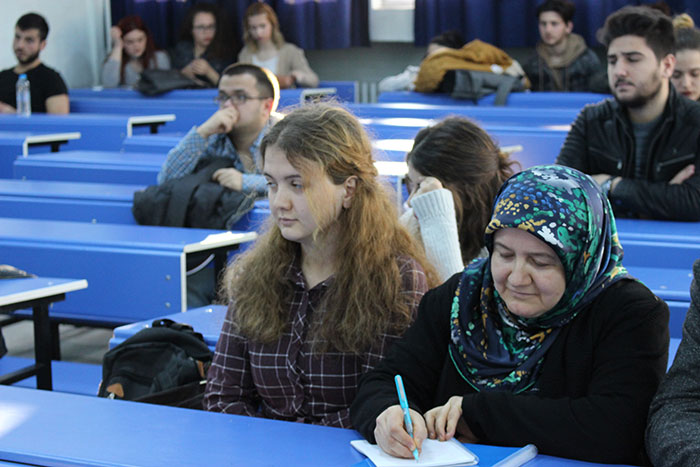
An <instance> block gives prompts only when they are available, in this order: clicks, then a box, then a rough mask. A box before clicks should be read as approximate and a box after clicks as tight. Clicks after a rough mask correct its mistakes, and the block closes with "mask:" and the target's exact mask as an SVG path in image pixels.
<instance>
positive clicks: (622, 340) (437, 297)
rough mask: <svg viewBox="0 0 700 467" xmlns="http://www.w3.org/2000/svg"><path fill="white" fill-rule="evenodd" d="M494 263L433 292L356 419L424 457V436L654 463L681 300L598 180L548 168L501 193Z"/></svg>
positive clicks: (366, 391)
mask: <svg viewBox="0 0 700 467" xmlns="http://www.w3.org/2000/svg"><path fill="white" fill-rule="evenodd" d="M486 245H487V248H488V250H489V253H490V260H489V259H481V260H477V261H475V262H472V263H471V264H470V265H469V266H468V267H467V268H465V270H464V272H462V273H458V274H456V275H454V276H453V277H452V278H451V279H449V280H448V281H447V282H446V283H445V284H443V285H441V286H440V287H438V288H437V289H434V290H431V291H429V292H428V293H426V294H425V296H424V297H423V300H422V301H421V304H420V307H419V310H418V318H417V319H416V322H415V323H414V324H413V325H412V326H411V328H409V330H408V331H407V332H406V334H405V335H404V337H403V338H402V339H401V340H399V341H398V342H397V343H396V344H395V345H394V346H393V347H392V349H391V351H390V352H389V354H388V355H387V357H386V358H385V360H384V361H383V362H382V363H380V364H379V365H378V366H377V368H376V369H375V370H374V371H372V372H370V373H369V374H367V375H366V376H365V377H363V379H362V381H361V384H360V388H359V390H358V393H357V396H356V398H355V401H354V402H353V404H352V406H351V409H350V413H351V418H352V422H353V425H354V426H355V428H356V429H357V430H358V431H360V433H362V434H363V435H364V436H365V437H366V438H367V439H368V440H369V441H371V442H375V441H376V442H377V443H378V444H379V445H380V446H381V447H382V448H383V449H384V450H385V451H387V452H388V453H390V454H393V455H395V456H399V457H406V458H410V457H411V451H410V447H411V445H412V440H411V438H410V437H409V436H408V434H407V433H406V432H405V431H404V429H403V426H404V423H403V416H402V413H401V409H400V407H399V405H397V398H396V389H395V387H394V380H393V378H394V375H396V374H400V375H401V376H402V377H403V381H404V385H405V389H406V394H407V397H408V402H409V405H410V407H411V409H412V410H411V416H412V419H413V430H414V436H415V438H416V441H417V442H418V443H419V444H420V443H422V440H424V439H425V438H426V437H430V438H435V437H437V438H439V439H448V438H451V437H453V436H455V435H456V436H458V437H460V438H461V439H464V440H465V441H469V442H478V443H482V444H496V445H504V446H523V445H525V444H529V443H532V444H535V445H536V446H537V447H538V448H539V450H540V452H541V453H543V454H549V455H554V456H559V457H570V458H576V459H582V460H588V461H593V462H605V463H626V464H638V463H640V462H643V449H644V427H645V423H646V415H647V410H648V408H649V403H650V401H651V399H652V396H653V395H654V392H655V391H656V388H657V386H658V384H659V381H660V379H661V377H662V376H663V374H664V371H665V368H666V359H667V353H668V341H669V334H668V307H667V306H666V304H665V303H664V302H663V301H661V300H660V299H658V298H657V297H656V296H654V295H653V294H652V293H651V292H650V291H649V290H648V289H647V288H646V287H645V286H644V285H642V284H641V283H640V282H638V281H636V280H634V279H633V278H632V277H630V276H629V274H628V273H627V271H626V270H625V268H624V267H623V266H622V262H621V261H622V247H621V246H620V244H619V242H618V239H617V231H616V227H615V220H614V218H613V215H612V210H611V208H610V204H609V203H608V201H607V199H605V197H604V196H603V194H602V192H601V191H600V190H599V188H598V186H597V184H596V183H595V182H594V181H593V180H592V179H591V178H590V177H588V176H586V175H583V174H582V173H580V172H578V171H576V170H574V169H570V168H566V167H562V166H536V167H533V168H531V169H528V170H526V171H524V172H521V173H519V174H517V175H515V176H513V177H511V178H510V179H509V180H508V181H507V182H506V183H505V185H504V186H503V187H502V188H501V191H500V192H499V194H498V197H497V199H496V202H495V204H494V211H493V214H492V218H491V222H490V223H489V225H488V227H487V229H486Z"/></svg>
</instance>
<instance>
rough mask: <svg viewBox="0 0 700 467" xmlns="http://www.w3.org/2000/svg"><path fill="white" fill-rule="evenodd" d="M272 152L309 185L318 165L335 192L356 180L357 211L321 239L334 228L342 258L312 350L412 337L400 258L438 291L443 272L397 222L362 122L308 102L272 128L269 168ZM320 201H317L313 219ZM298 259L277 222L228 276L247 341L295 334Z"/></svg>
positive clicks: (346, 213)
mask: <svg viewBox="0 0 700 467" xmlns="http://www.w3.org/2000/svg"><path fill="white" fill-rule="evenodd" d="M271 146H275V147H276V148H279V149H280V150H281V151H283V152H284V153H285V154H286V156H287V159H288V160H289V163H290V164H291V165H292V166H293V167H295V168H296V169H297V170H299V172H300V173H301V174H302V178H304V177H305V172H307V173H308V170H307V169H308V168H309V167H313V166H316V167H321V168H322V169H323V172H324V173H325V174H326V175H327V176H328V177H329V178H330V179H331V181H332V182H333V183H334V184H336V185H339V184H342V183H344V182H345V181H346V180H347V179H348V177H351V176H354V177H356V178H357V182H356V187H355V193H354V195H353V198H352V203H351V205H350V207H349V208H347V209H343V210H342V211H341V212H340V214H339V217H338V218H337V220H336V221H335V222H334V223H333V225H332V226H328V225H327V224H328V223H327V222H326V225H325V226H323V225H321V230H322V231H321V232H317V235H319V236H320V235H324V231H325V232H328V230H330V229H331V228H332V232H333V233H332V234H333V235H334V238H333V241H334V243H335V245H336V250H335V258H333V259H329V261H334V263H335V274H334V277H333V280H332V281H331V282H330V284H329V287H328V289H327V291H326V293H325V294H324V297H323V303H322V307H323V309H324V310H325V311H324V312H323V313H318V314H315V315H314V322H313V323H311V324H312V327H311V331H310V332H311V334H310V336H311V337H312V340H313V341H314V345H318V346H319V348H320V350H321V351H325V350H327V349H328V348H329V346H332V347H333V348H334V349H336V350H338V351H341V352H353V353H361V352H363V351H366V350H367V349H368V348H369V347H370V346H371V345H372V343H373V342H375V341H376V337H377V336H379V335H380V334H381V333H384V332H388V331H396V332H402V331H403V330H405V329H406V328H407V327H408V325H409V324H410V323H411V320H412V312H413V310H412V309H410V307H409V303H408V302H407V301H406V300H405V299H403V298H402V297H401V286H402V279H401V276H400V273H399V264H398V263H397V259H398V257H399V256H404V257H411V258H414V259H415V260H416V261H417V262H418V263H419V264H420V265H421V266H422V267H423V270H424V271H425V274H426V277H427V279H428V285H429V286H431V287H432V286H435V285H437V283H438V280H437V274H436V273H435V271H434V269H433V268H432V266H431V265H430V264H429V263H428V261H427V260H426V258H425V254H424V253H423V251H422V249H421V248H420V247H418V246H417V245H416V244H415V243H414V240H413V238H412V237H411V235H410V234H409V233H408V232H407V231H406V230H404V229H403V227H401V225H400V224H399V221H398V215H397V212H396V208H395V206H394V203H392V202H391V200H390V197H389V194H388V193H387V192H386V191H385V188H384V187H383V186H382V185H381V184H380V183H379V182H378V181H377V170H376V168H375V167H374V161H373V159H372V152H371V151H372V149H371V144H370V141H369V138H368V136H367V134H366V133H365V131H364V129H363V128H362V126H361V125H360V123H359V122H358V121H357V119H356V118H355V117H354V116H353V115H352V114H350V113H349V112H348V111H347V110H344V109H342V108H340V107H338V106H335V105H331V104H327V103H320V104H310V105H307V106H304V107H300V108H298V109H296V110H294V111H293V112H291V113H290V114H289V115H287V116H286V117H285V118H284V119H283V120H282V121H280V122H278V123H277V124H275V126H274V127H272V128H271V129H270V131H269V133H268V134H267V135H266V136H265V138H264V139H263V141H262V144H261V154H262V158H263V163H264V160H265V152H266V150H267V149H268V148H270V147H271ZM303 185H304V186H306V183H304V184H303ZM313 201H314V200H311V199H309V203H310V204H311V208H312V211H314V209H313ZM319 224H321V223H319ZM300 254H301V249H300V246H299V244H298V243H295V242H291V241H288V240H286V239H284V238H283V237H282V235H281V233H280V229H279V227H278V226H277V225H276V224H274V222H273V221H272V222H269V223H268V227H267V231H266V232H265V233H264V234H262V235H261V237H260V238H259V239H258V240H257V242H256V244H255V245H254V246H253V247H252V248H251V249H250V250H249V251H248V252H246V253H245V254H243V255H242V256H241V257H239V258H238V259H237V260H236V261H235V262H234V263H232V264H231V265H230V266H229V267H228V268H227V270H226V272H225V274H224V279H223V290H224V292H225V295H224V298H225V299H227V300H228V301H229V302H231V301H233V302H235V310H236V311H235V316H233V317H232V319H233V321H234V325H235V326H236V328H237V330H238V331H239V332H240V333H241V334H242V335H244V336H246V337H247V338H248V339H251V340H254V341H257V342H263V343H269V342H274V341H275V340H277V339H279V338H280V336H281V334H282V333H283V332H284V330H285V329H286V328H287V326H288V319H289V302H290V299H291V297H292V293H293V290H292V287H291V282H290V281H289V278H288V277H287V271H288V268H289V266H290V264H292V262H293V261H294V259H295V257H298V255H300Z"/></svg>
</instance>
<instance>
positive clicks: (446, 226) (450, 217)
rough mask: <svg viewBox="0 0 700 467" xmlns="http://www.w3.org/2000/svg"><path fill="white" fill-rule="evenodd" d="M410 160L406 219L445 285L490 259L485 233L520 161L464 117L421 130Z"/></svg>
mask: <svg viewBox="0 0 700 467" xmlns="http://www.w3.org/2000/svg"><path fill="white" fill-rule="evenodd" d="M406 162H407V163H408V177H407V178H408V180H407V181H408V189H409V193H410V197H409V198H408V201H407V204H408V206H409V209H408V210H407V211H406V212H405V213H404V214H403V215H402V217H401V220H402V223H403V224H404V226H405V227H407V228H408V229H409V231H411V233H413V234H414V235H415V236H416V237H418V238H419V239H420V240H421V242H422V244H423V247H424V248H425V252H426V254H427V256H428V260H429V261H431V262H432V263H433V265H434V266H435V268H436V269H437V271H438V274H439V276H440V278H441V280H443V281H444V280H446V279H448V278H449V277H450V276H452V275H453V274H455V273H457V272H461V271H462V269H464V265H465V264H467V263H468V262H470V261H471V260H472V259H474V258H477V257H480V256H484V255H486V251H485V249H484V229H485V228H486V224H487V223H488V221H489V218H490V214H491V208H492V204H493V200H494V197H495V196H496V192H497V191H498V189H499V188H500V187H501V185H502V184H503V182H504V181H506V180H507V179H508V178H509V177H510V176H511V175H512V174H513V169H512V166H513V165H514V164H517V162H515V161H513V160H511V159H510V158H509V156H508V155H507V154H504V153H502V152H501V151H500V150H499V148H498V146H496V144H495V143H494V142H493V140H492V139H491V138H490V137H489V135H488V134H487V133H486V132H485V131H484V130H483V129H481V128H480V127H479V126H478V125H476V124H475V123H473V122H471V121H470V120H467V119H466V118H462V117H449V118H446V119H445V120H443V121H441V122H440V123H438V124H436V125H433V126H430V127H427V128H424V129H422V130H421V131H420V132H418V134H417V135H416V138H415V140H414V142H413V149H411V151H410V152H409V153H408V154H407V155H406Z"/></svg>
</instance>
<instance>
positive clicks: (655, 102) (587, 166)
mask: <svg viewBox="0 0 700 467" xmlns="http://www.w3.org/2000/svg"><path fill="white" fill-rule="evenodd" d="M598 39H599V40H600V42H602V43H603V44H604V45H605V46H606V47H607V59H608V82H609V84H610V89H611V90H612V92H613V95H614V99H607V100H605V101H603V102H600V103H598V104H593V105H588V106H586V107H585V108H584V109H583V110H582V111H581V113H580V114H579V116H578V117H577V118H576V121H575V122H574V124H573V125H572V127H571V131H569V134H568V136H567V137H566V141H565V142H564V145H563V146H562V149H561V152H560V153H559V157H558V158H557V163H558V164H562V165H567V166H570V167H574V168H576V169H578V170H581V171H582V172H585V173H587V174H589V175H591V176H592V177H593V178H594V179H595V180H596V182H598V183H599V184H600V186H601V188H602V190H603V192H604V193H606V194H607V196H608V198H609V199H610V203H611V204H612V207H613V209H614V210H615V214H616V215H618V216H622V217H640V218H650V219H669V220H682V221H700V171H697V173H696V168H697V165H698V164H699V163H700V104H699V103H697V102H694V101H691V100H689V99H685V98H683V96H681V95H679V94H677V93H676V91H675V90H674V89H673V86H670V83H669V78H670V77H671V75H672V74H673V68H674V65H675V63H676V59H675V57H674V55H673V52H674V36H673V25H672V23H671V19H670V18H669V17H668V16H666V15H664V14H663V13H661V12H660V11H658V10H653V9H650V8H647V7H624V8H622V9H620V10H618V11H616V12H614V13H613V14H611V15H610V16H609V17H608V18H607V20H606V21H605V25H604V26H603V28H602V29H601V30H600V31H598Z"/></svg>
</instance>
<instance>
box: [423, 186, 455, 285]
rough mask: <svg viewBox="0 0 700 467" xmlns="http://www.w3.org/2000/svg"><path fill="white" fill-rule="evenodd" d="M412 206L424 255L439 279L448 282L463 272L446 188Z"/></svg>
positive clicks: (452, 212) (448, 193)
mask: <svg viewBox="0 0 700 467" xmlns="http://www.w3.org/2000/svg"><path fill="white" fill-rule="evenodd" d="M411 206H412V207H413V212H414V214H415V216H416V217H417V218H418V223H419V225H420V233H421V237H422V238H423V247H424V248H425V253H426V255H427V256H428V260H429V261H430V262H431V263H432V264H433V265H434V266H435V268H436V269H437V271H438V274H439V275H440V279H441V280H443V281H444V280H447V279H448V278H449V277H451V276H452V275H454V274H455V273H458V272H460V271H461V270H462V269H464V264H463V263H462V252H461V249H460V246H459V234H458V232H457V218H456V215H455V207H454V200H453V199H452V193H450V191H449V190H447V189H445V188H442V189H439V190H433V191H429V192H427V193H423V194H422V195H419V196H416V197H415V198H413V199H412V200H411Z"/></svg>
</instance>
